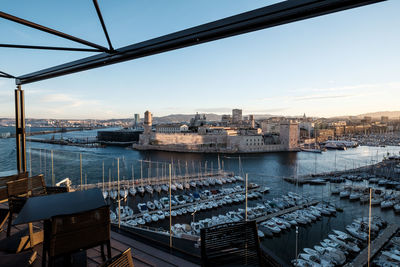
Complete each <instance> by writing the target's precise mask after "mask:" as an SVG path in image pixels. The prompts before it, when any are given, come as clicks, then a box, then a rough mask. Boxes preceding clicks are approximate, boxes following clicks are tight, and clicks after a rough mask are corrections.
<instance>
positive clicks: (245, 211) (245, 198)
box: [245, 173, 248, 222]
mask: <svg viewBox="0 0 400 267" xmlns="http://www.w3.org/2000/svg"><path fill="white" fill-rule="evenodd" d="M247 178H248V175H247V173H246V188H245V190H246V198H245V199H246V207H245V220H246V222H247Z"/></svg>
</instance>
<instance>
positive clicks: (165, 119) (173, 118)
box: [153, 113, 277, 123]
mask: <svg viewBox="0 0 400 267" xmlns="http://www.w3.org/2000/svg"><path fill="white" fill-rule="evenodd" d="M199 114H200V115H201V116H203V114H204V115H206V119H207V121H220V120H221V117H222V115H218V114H214V113H199ZM194 116H195V114H171V115H167V116H162V117H153V121H154V122H155V123H175V122H190V119H191V118H194ZM243 116H248V114H244V115H243ZM269 117H277V116H276V115H270V114H257V115H254V118H255V119H256V120H260V119H265V118H269Z"/></svg>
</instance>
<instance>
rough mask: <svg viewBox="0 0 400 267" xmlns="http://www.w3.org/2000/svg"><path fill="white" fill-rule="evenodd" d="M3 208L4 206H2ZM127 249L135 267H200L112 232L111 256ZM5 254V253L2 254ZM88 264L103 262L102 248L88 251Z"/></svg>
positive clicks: (3, 234) (38, 261) (39, 248)
mask: <svg viewBox="0 0 400 267" xmlns="http://www.w3.org/2000/svg"><path fill="white" fill-rule="evenodd" d="M0 206H2V204H0ZM25 228H27V226H25V225H23V226H16V227H12V231H11V234H13V233H16V232H18V231H20V230H23V229H25ZM34 228H35V231H38V230H40V229H41V228H42V226H41V223H35V224H34ZM6 229H7V226H4V228H3V231H2V232H0V240H3V239H4V238H6ZM127 248H131V251H132V258H133V262H134V265H135V266H139V267H140V266H167V267H168V266H188V267H192V266H193V267H194V266H199V265H196V264H193V263H191V262H189V261H186V260H185V259H182V258H179V257H177V256H174V255H172V254H169V253H166V252H164V251H161V250H159V249H157V248H154V247H152V246H149V245H146V244H144V243H142V242H139V241H137V240H134V239H132V238H130V237H126V236H123V235H121V234H119V233H116V232H113V231H112V232H111V255H112V256H116V255H118V254H119V253H121V252H123V251H125V250H126V249H127ZM34 250H35V251H37V253H38V256H37V259H36V261H35V262H34V265H33V266H35V267H36V266H37V267H40V266H42V245H41V244H39V245H36V246H35V247H34ZM0 254H4V252H0ZM86 255H87V258H86V264H87V266H89V267H91V266H99V265H100V264H101V263H102V262H103V261H102V258H101V254H100V247H95V248H92V249H89V250H87V252H86Z"/></svg>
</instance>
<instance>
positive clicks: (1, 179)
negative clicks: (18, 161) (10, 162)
mask: <svg viewBox="0 0 400 267" xmlns="http://www.w3.org/2000/svg"><path fill="white" fill-rule="evenodd" d="M28 176H29V173H28V172H23V173H18V174H14V175H10V176H3V177H0V187H3V186H4V187H5V186H7V183H8V182H11V181H15V180H18V179H22V178H28Z"/></svg>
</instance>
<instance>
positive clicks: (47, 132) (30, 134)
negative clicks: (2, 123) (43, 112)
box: [10, 127, 107, 138]
mask: <svg viewBox="0 0 400 267" xmlns="http://www.w3.org/2000/svg"><path fill="white" fill-rule="evenodd" d="M104 128H107V127H79V128H73V129H68V128H61V129H56V130H48V131H38V132H29V131H26V136H34V135H42V134H52V133H67V132H79V131H89V130H97V129H104ZM10 138H15V133H12V134H11V135H10Z"/></svg>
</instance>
